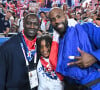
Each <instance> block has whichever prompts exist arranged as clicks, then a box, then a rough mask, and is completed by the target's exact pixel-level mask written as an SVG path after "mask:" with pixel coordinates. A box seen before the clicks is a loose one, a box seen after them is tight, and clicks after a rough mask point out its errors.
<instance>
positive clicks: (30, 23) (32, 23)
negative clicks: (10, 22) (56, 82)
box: [24, 14, 39, 40]
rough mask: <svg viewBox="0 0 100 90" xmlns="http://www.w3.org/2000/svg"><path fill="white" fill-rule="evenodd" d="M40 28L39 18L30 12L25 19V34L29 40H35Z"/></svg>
mask: <svg viewBox="0 0 100 90" xmlns="http://www.w3.org/2000/svg"><path fill="white" fill-rule="evenodd" d="M38 30H39V20H38V17H37V16H36V15H35V14H29V15H27V16H26V17H25V19H24V34H25V36H26V37H27V38H28V39H29V40H33V39H34V38H35V36H36V35H37V32H38Z"/></svg>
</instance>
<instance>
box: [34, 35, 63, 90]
mask: <svg viewBox="0 0 100 90" xmlns="http://www.w3.org/2000/svg"><path fill="white" fill-rule="evenodd" d="M36 43H37V57H38V59H39V62H38V66H37V72H38V77H39V87H38V90H63V82H62V81H60V80H59V78H58V77H57V75H56V73H55V71H54V70H53V69H52V66H51V64H50V62H49V55H50V48H51V43H52V37H51V36H50V35H49V34H43V35H42V36H41V37H39V38H37V41H36Z"/></svg>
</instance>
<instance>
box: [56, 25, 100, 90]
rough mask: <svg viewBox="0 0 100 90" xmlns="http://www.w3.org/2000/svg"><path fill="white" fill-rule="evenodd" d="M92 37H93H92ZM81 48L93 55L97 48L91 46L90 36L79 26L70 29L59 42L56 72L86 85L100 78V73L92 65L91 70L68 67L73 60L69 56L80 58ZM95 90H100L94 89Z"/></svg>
mask: <svg viewBox="0 0 100 90" xmlns="http://www.w3.org/2000/svg"><path fill="white" fill-rule="evenodd" d="M91 37H92V36H91ZM77 47H80V49H82V50H83V51H85V52H87V53H92V52H93V50H95V47H94V46H93V45H91V41H90V40H89V38H88V34H87V33H86V32H85V31H84V28H82V26H81V25H79V24H77V25H76V26H75V27H68V28H67V30H66V33H65V35H64V37H63V38H60V40H59V52H58V63H57V68H56V71H57V72H59V73H61V74H62V75H64V76H68V77H70V78H72V79H75V80H76V81H78V82H79V83H80V84H86V83H88V82H90V81H93V80H95V79H96V78H99V77H100V72H98V71H97V69H98V68H97V67H96V66H95V64H94V65H92V66H91V67H89V68H85V69H81V68H79V67H78V66H67V63H68V62H71V61H73V60H70V59H68V56H80V53H79V52H78V50H77ZM92 89H94V90H99V89H100V85H99V89H98V88H97V87H93V88H92Z"/></svg>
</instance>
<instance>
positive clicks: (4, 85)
mask: <svg viewBox="0 0 100 90" xmlns="http://www.w3.org/2000/svg"><path fill="white" fill-rule="evenodd" d="M21 42H22V40H21V34H20V33H19V34H18V35H15V36H13V37H11V38H10V39H9V40H8V41H6V42H5V43H4V44H3V45H2V46H0V90H30V85H29V79H28V69H27V67H26V63H25V58H24V55H23V52H22V48H21V46H20V43H21ZM35 90H36V89H35Z"/></svg>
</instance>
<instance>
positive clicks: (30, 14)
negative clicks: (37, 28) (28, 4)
mask: <svg viewBox="0 0 100 90" xmlns="http://www.w3.org/2000/svg"><path fill="white" fill-rule="evenodd" d="M32 15H33V16H34V17H36V18H37V20H38V22H39V18H38V16H37V14H35V13H29V14H27V15H26V16H25V18H24V21H25V20H26V19H27V18H28V16H32Z"/></svg>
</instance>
